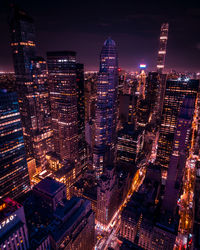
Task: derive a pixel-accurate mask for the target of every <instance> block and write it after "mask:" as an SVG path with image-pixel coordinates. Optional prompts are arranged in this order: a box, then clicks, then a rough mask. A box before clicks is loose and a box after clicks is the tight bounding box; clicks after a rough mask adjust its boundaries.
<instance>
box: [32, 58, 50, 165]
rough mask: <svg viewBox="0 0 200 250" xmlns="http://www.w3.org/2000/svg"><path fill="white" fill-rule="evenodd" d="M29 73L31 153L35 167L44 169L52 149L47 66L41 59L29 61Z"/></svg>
mask: <svg viewBox="0 0 200 250" xmlns="http://www.w3.org/2000/svg"><path fill="white" fill-rule="evenodd" d="M31 73H32V81H33V86H34V99H33V101H34V103H33V108H34V114H35V116H34V118H35V120H34V126H33V131H32V135H33V137H32V138H33V152H34V158H35V160H36V166H37V167H41V168H43V169H44V168H45V167H46V165H47V160H46V153H47V152H49V151H50V150H51V149H52V129H51V114H50V98H49V86H48V82H47V77H48V74H47V65H46V61H45V60H44V59H43V58H42V57H35V58H33V59H31Z"/></svg>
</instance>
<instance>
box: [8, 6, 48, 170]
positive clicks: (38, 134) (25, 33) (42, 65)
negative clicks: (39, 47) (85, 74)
mask: <svg viewBox="0 0 200 250" xmlns="http://www.w3.org/2000/svg"><path fill="white" fill-rule="evenodd" d="M10 32H11V47H12V52H13V61H14V68H15V75H16V88H17V93H18V98H19V105H20V115H21V120H22V126H23V136H24V142H25V147H26V154H27V157H31V158H35V160H36V166H37V167H38V168H45V166H46V159H45V154H46V152H48V151H49V150H50V149H51V135H52V132H51V123H50V122H51V119H50V102H49V89H48V84H47V68H46V62H45V60H44V59H43V58H41V57H36V52H35V31H34V22H33V19H32V18H31V17H29V16H28V15H27V14H26V13H25V12H23V11H21V10H20V9H18V8H17V7H15V6H14V7H13V8H12V13H11V18H10Z"/></svg>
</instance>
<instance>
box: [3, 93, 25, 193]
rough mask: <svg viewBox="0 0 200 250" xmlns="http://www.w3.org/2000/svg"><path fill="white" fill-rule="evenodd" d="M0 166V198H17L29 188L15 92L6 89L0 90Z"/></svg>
mask: <svg viewBox="0 0 200 250" xmlns="http://www.w3.org/2000/svg"><path fill="white" fill-rule="evenodd" d="M0 166H1V167H0V197H1V198H4V197H6V196H9V197H11V198H17V197H19V196H20V195H22V194H23V193H25V192H26V191H28V190H29V176H28V168H27V162H26V154H25V146H24V140H23V133H22V124H21V119H20V113H19V104H18V100H17V94H16V93H15V92H12V93H8V92H7V91H6V90H0Z"/></svg>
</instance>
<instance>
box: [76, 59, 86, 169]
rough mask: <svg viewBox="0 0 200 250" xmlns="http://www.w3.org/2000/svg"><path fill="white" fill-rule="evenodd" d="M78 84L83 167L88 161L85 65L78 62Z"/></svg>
mask: <svg viewBox="0 0 200 250" xmlns="http://www.w3.org/2000/svg"><path fill="white" fill-rule="evenodd" d="M76 84H77V94H78V96H77V110H78V136H79V142H78V145H79V146H78V151H79V161H80V164H81V166H82V167H81V168H84V166H85V163H86V142H85V87H84V65H83V64H81V63H77V64H76Z"/></svg>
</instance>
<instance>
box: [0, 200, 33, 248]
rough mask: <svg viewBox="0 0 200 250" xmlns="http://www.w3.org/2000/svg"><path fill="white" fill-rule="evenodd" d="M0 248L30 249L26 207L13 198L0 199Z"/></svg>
mask: <svg viewBox="0 0 200 250" xmlns="http://www.w3.org/2000/svg"><path fill="white" fill-rule="evenodd" d="M0 248H1V249H25V250H26V249H29V241H28V232H27V226H26V219H25V214H24V208H23V206H22V205H20V204H19V203H17V202H16V201H14V200H12V199H11V198H5V199H3V200H0Z"/></svg>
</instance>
